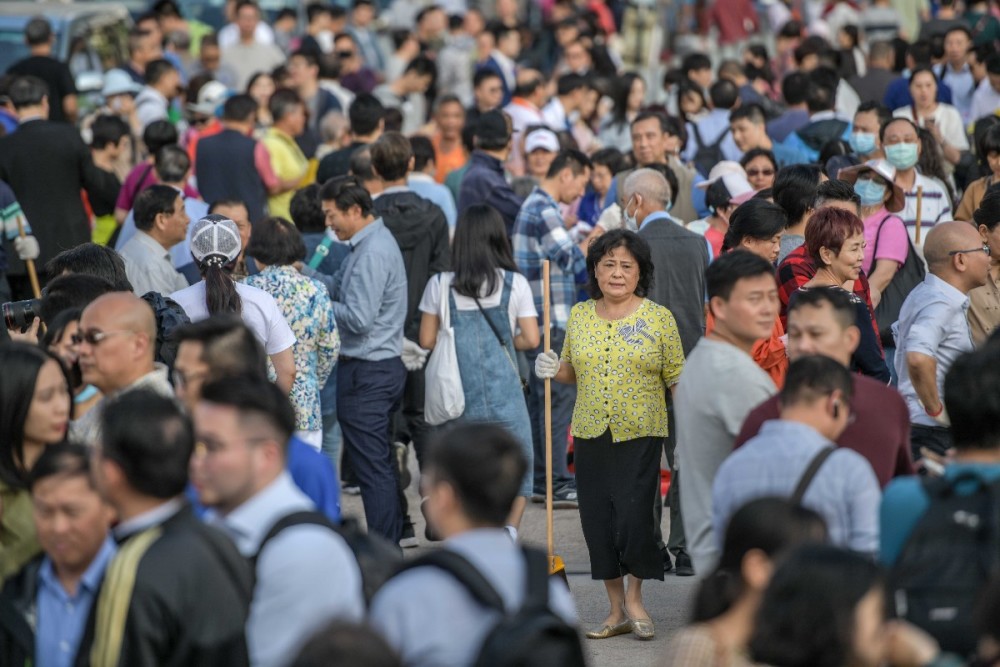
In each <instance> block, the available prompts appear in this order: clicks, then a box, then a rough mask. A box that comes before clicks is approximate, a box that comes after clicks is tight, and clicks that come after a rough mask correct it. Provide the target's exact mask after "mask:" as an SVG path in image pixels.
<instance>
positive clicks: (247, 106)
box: [222, 93, 257, 123]
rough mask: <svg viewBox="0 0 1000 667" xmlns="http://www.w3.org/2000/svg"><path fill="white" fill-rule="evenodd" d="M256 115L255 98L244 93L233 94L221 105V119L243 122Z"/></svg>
mask: <svg viewBox="0 0 1000 667" xmlns="http://www.w3.org/2000/svg"><path fill="white" fill-rule="evenodd" d="M256 115H257V100H255V99H254V98H252V97H250V96H249V95H247V94H245V93H241V94H239V95H233V96H232V97H230V98H229V99H228V100H226V101H225V103H223V105H222V120H228V121H234V122H237V123H245V122H247V121H248V120H251V119H252V118H253V117H254V116H256Z"/></svg>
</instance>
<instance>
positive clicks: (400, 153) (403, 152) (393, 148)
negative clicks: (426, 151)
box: [371, 132, 413, 181]
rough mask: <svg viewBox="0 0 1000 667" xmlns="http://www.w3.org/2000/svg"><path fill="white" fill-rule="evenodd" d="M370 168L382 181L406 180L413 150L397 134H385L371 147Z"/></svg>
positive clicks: (404, 139) (406, 141) (400, 135)
mask: <svg viewBox="0 0 1000 667" xmlns="http://www.w3.org/2000/svg"><path fill="white" fill-rule="evenodd" d="M371 153H372V168H373V169H375V173H376V174H378V175H379V176H380V177H381V178H382V180H384V181H398V180H400V179H402V178H406V174H407V173H408V172H409V171H410V160H411V159H412V158H413V148H412V147H411V146H410V140H409V139H407V138H406V137H405V136H403V135H402V134H401V133H399V132H385V133H384V134H383V135H382V136H381V137H379V138H378V140H377V141H376V142H375V143H373V144H372V145H371Z"/></svg>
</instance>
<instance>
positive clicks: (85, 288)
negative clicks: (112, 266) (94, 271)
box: [38, 273, 115, 327]
mask: <svg viewBox="0 0 1000 667" xmlns="http://www.w3.org/2000/svg"><path fill="white" fill-rule="evenodd" d="M114 291H115V287H114V285H112V284H111V283H110V282H108V281H107V280H105V279H104V278H100V277H98V276H88V275H87V274H82V273H78V274H75V275H66V276H56V277H55V278H53V279H52V280H50V281H49V282H48V284H47V285H45V290H44V291H43V292H42V307H41V309H40V310H41V312H39V314H38V315H39V317H41V318H42V322H45V324H46V326H48V327H51V326H52V322H53V321H54V320H55V318H56V317H57V316H58V315H59V314H60V313H62V312H64V311H66V310H72V309H81V310H82V309H83V308H86V307H87V306H88V305H90V302H91V301H93V300H94V299H96V298H97V297H99V296H102V295H104V294H107V293H108V292H114Z"/></svg>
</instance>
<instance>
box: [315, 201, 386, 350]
mask: <svg viewBox="0 0 1000 667" xmlns="http://www.w3.org/2000/svg"><path fill="white" fill-rule="evenodd" d="M349 245H350V246H351V254H350V255H348V257H347V259H345V260H344V263H343V264H342V265H341V266H340V270H339V271H338V272H337V273H336V275H334V276H333V278H332V279H331V280H330V281H323V282H324V283H325V284H326V286H327V289H329V290H330V296H331V297H333V315H334V317H335V318H336V319H337V327H339V329H340V354H341V356H344V357H350V358H352V359H364V360H366V361H382V360H383V359H391V358H393V357H398V356H399V355H400V354H402V352H403V324H404V323H405V322H406V268H405V267H404V266H403V255H402V253H401V252H400V251H399V244H398V243H396V239H395V238H394V237H393V235H392V233H390V232H389V230H388V229H386V227H385V223H383V222H382V218H378V219H376V220H375V221H373V222H371V223H369V224H368V225H366V226H365V227H364V228H363V229H362V230H361V231H359V232H357V233H356V234H355V235H354V236H353V237H351V240H350V242H349ZM307 275H310V276H312V277H317V278H319V276H315V274H307Z"/></svg>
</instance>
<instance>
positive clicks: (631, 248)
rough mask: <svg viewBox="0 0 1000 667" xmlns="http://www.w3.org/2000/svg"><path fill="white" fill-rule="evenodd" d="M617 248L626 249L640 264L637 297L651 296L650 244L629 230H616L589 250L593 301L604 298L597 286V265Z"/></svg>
mask: <svg viewBox="0 0 1000 667" xmlns="http://www.w3.org/2000/svg"><path fill="white" fill-rule="evenodd" d="M615 248H624V249H625V250H627V251H628V252H629V253H630V254H631V255H632V256H633V257H635V261H636V262H637V263H638V264H639V281H638V282H637V283H636V285H635V294H636V296H641V297H644V296H646V295H647V294H649V289H650V287H652V285H653V253H652V250H650V248H649V243H648V242H647V241H646V239H644V238H642V237H641V236H639V235H638V234H636V233H635V232H633V231H631V230H628V229H614V230H612V231H610V232H608V233H606V234H601V235H600V236H598V237H597V238H596V239H594V241H593V242H592V243H591V244H590V247H589V248H588V249H587V292H588V293H589V294H590V297H591V298H592V299H600V298H601V297H602V296H604V293H603V292H601V287H600V286H599V285H598V284H597V274H596V271H597V265H598V263H600V261H601V260H602V259H604V257H605V256H607V254H608V253H609V252H611V251H612V250H614V249H615Z"/></svg>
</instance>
